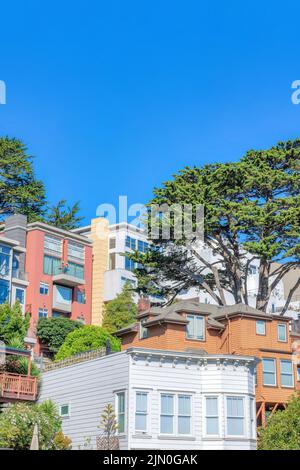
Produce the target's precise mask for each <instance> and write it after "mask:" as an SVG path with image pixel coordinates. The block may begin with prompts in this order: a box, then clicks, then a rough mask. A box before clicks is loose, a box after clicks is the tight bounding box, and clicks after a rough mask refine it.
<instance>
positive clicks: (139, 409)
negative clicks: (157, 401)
mask: <svg viewBox="0 0 300 470" xmlns="http://www.w3.org/2000/svg"><path fill="white" fill-rule="evenodd" d="M147 415H148V393H147V392H136V395H135V430H136V431H138V432H147Z"/></svg>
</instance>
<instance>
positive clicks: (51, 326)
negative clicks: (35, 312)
mask: <svg viewBox="0 0 300 470" xmlns="http://www.w3.org/2000/svg"><path fill="white" fill-rule="evenodd" d="M80 327H82V324H81V323H80V322H78V321H74V320H70V319H69V318H64V317H57V318H40V319H39V321H38V324H37V331H36V334H37V337H38V338H39V340H40V341H41V343H42V344H44V345H46V346H47V347H48V348H49V350H50V352H51V353H54V354H55V353H57V351H58V350H59V348H60V347H61V346H62V344H63V343H64V341H65V339H66V337H67V336H68V334H69V333H71V332H72V331H74V330H76V329H78V328H80Z"/></svg>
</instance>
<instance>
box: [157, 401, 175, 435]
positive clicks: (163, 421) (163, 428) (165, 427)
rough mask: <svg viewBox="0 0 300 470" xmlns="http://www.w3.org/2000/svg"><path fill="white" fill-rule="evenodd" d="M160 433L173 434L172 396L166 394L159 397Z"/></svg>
mask: <svg viewBox="0 0 300 470" xmlns="http://www.w3.org/2000/svg"><path fill="white" fill-rule="evenodd" d="M160 432H161V433H162V434H173V432H174V395H168V394H166V393H163V394H162V395H161V412H160Z"/></svg>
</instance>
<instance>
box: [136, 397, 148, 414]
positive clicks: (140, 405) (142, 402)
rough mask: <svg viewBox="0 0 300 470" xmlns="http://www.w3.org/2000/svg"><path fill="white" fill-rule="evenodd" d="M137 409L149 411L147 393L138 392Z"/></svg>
mask: <svg viewBox="0 0 300 470" xmlns="http://www.w3.org/2000/svg"><path fill="white" fill-rule="evenodd" d="M136 411H140V412H147V393H137V394H136Z"/></svg>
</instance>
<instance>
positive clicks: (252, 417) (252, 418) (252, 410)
mask: <svg viewBox="0 0 300 470" xmlns="http://www.w3.org/2000/svg"><path fill="white" fill-rule="evenodd" d="M249 422H250V431H251V438H252V439H256V400H255V397H249Z"/></svg>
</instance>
